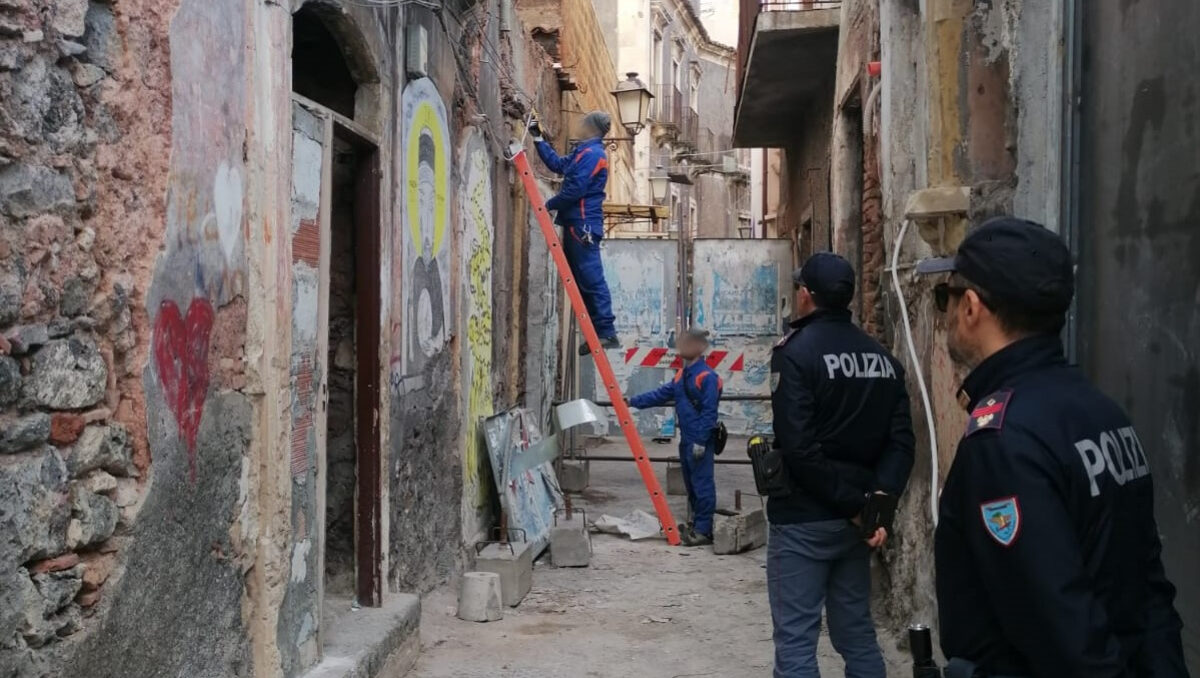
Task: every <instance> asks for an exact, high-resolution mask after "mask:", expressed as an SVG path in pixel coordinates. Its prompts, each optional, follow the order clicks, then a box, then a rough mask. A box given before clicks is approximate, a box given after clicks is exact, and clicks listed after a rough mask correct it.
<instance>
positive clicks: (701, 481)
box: [629, 356, 723, 536]
mask: <svg viewBox="0 0 1200 678" xmlns="http://www.w3.org/2000/svg"><path fill="white" fill-rule="evenodd" d="M722 387H723V384H722V382H721V377H719V376H717V373H716V371H714V370H713V368H711V367H709V366H708V363H706V362H705V361H704V358H703V356H701V357H700V358H697V359H696V360H695V361H693V362H692V363H691V364H690V365H687V366H685V367H684V368H683V369H681V370H679V371H678V372H676V373H675V378H674V379H672V380H671V381H668V382H667V383H665V384H663V385H662V386H659V387H658V388H656V389H654V390H653V391H647V392H646V393H641V394H639V395H636V396H634V397H632V398H630V399H629V404H630V405H632V406H633V407H636V408H638V409H645V408H648V407H660V406H662V405H666V404H668V403H672V402H674V403H675V417H676V419H677V420H678V421H679V463H680V464H681V465H682V466H683V482H684V485H685V486H686V487H687V493H688V503H689V504H690V505H691V507H692V516H693V519H694V520H693V523H692V527H693V529H694V530H695V531H696V533H697V534H703V535H706V536H712V518H713V511H714V510H716V508H717V485H716V481H715V480H714V478H713V465H714V461H713V457H714V455H715V454H716V430H717V406H718V404H719V403H720V400H721V389H722ZM692 445H703V446H704V456H703V457H701V458H700V460H699V461H697V460H695V459H693V458H692Z"/></svg>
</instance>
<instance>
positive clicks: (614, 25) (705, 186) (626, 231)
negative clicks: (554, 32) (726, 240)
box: [592, 0, 749, 238]
mask: <svg viewBox="0 0 1200 678" xmlns="http://www.w3.org/2000/svg"><path fill="white" fill-rule="evenodd" d="M592 4H593V6H594V7H595V10H596V14H597V16H598V18H599V21H600V24H601V26H603V27H604V35H605V36H606V38H607V47H608V50H609V53H610V55H611V56H612V59H613V62H614V63H615V64H616V66H617V70H618V71H619V72H620V73H622V74H625V73H636V74H637V77H638V78H639V79H640V80H641V81H642V82H643V83H645V84H646V86H647V87H649V89H650V90H651V92H652V93H653V94H654V100H653V101H652V102H651V116H650V119H651V125H650V126H649V131H650V133H649V134H645V133H643V134H641V135H638V136H637V137H636V138H635V139H634V140H633V142H632V147H633V153H634V166H635V171H634V186H635V194H634V195H635V197H636V201H635V202H637V203H639V204H642V205H650V204H652V203H653V202H654V201H653V195H652V192H651V179H652V177H655V176H661V175H663V174H665V175H668V176H669V177H670V178H671V183H670V188H669V189H668V192H667V194H666V195H665V196H664V198H663V201H662V202H663V204H665V205H666V206H667V207H669V209H670V217H669V218H668V219H667V221H666V223H658V222H647V221H645V220H639V221H636V222H625V223H617V224H615V226H614V229H615V230H614V232H615V233H616V234H620V235H626V236H633V237H639V236H658V237H664V236H670V235H671V234H672V233H674V234H680V233H682V234H683V237H685V238H687V237H738V228H739V226H741V225H742V223H741V222H742V220H743V219H748V218H749V217H748V212H749V190H748V189H749V174H748V169H747V168H748V158H747V157H745V156H744V155H742V156H739V155H738V154H737V153H735V152H734V150H733V147H732V143H731V139H730V130H731V126H732V117H731V111H732V104H733V95H734V90H733V75H732V73H731V72H730V71H731V69H732V65H733V50H732V49H731V48H729V47H726V46H724V45H721V44H719V43H716V42H714V41H713V40H712V39H711V38H710V37H709V35H708V32H707V29H706V28H705V25H704V23H703V22H702V21H701V19H700V15H699V13H698V10H699V6H698V5H697V3H694V2H691V1H690V0H614V1H612V2H609V1H606V0H593V3H592ZM626 143H628V142H626Z"/></svg>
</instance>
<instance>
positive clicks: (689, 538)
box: [679, 527, 712, 546]
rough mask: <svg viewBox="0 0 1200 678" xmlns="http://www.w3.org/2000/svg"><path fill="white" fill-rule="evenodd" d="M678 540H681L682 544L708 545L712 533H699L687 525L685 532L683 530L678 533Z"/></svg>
mask: <svg viewBox="0 0 1200 678" xmlns="http://www.w3.org/2000/svg"><path fill="white" fill-rule="evenodd" d="M679 541H680V542H682V543H683V545H684V546H708V545H709V544H712V535H710V534H700V533H699V532H696V530H694V529H693V528H690V527H689V528H688V531H687V532H683V533H681V534H680V535H679Z"/></svg>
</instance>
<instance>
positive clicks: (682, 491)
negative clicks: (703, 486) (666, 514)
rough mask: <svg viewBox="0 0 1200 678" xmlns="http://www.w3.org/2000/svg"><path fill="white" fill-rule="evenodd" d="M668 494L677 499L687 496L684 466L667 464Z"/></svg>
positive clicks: (672, 463)
mask: <svg viewBox="0 0 1200 678" xmlns="http://www.w3.org/2000/svg"><path fill="white" fill-rule="evenodd" d="M667 494H669V495H672V496H675V497H685V496H687V485H685V484H684V482H683V466H681V465H679V464H676V463H674V462H667Z"/></svg>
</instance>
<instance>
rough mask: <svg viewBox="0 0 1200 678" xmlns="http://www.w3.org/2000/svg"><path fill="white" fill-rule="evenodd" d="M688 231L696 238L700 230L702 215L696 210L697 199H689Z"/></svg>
mask: <svg viewBox="0 0 1200 678" xmlns="http://www.w3.org/2000/svg"><path fill="white" fill-rule="evenodd" d="M688 232H689V233H691V235H692V237H693V238H695V237H696V235H697V234H698V233H699V232H700V216H699V213H698V212H697V211H696V199H695V198H689V199H688Z"/></svg>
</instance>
